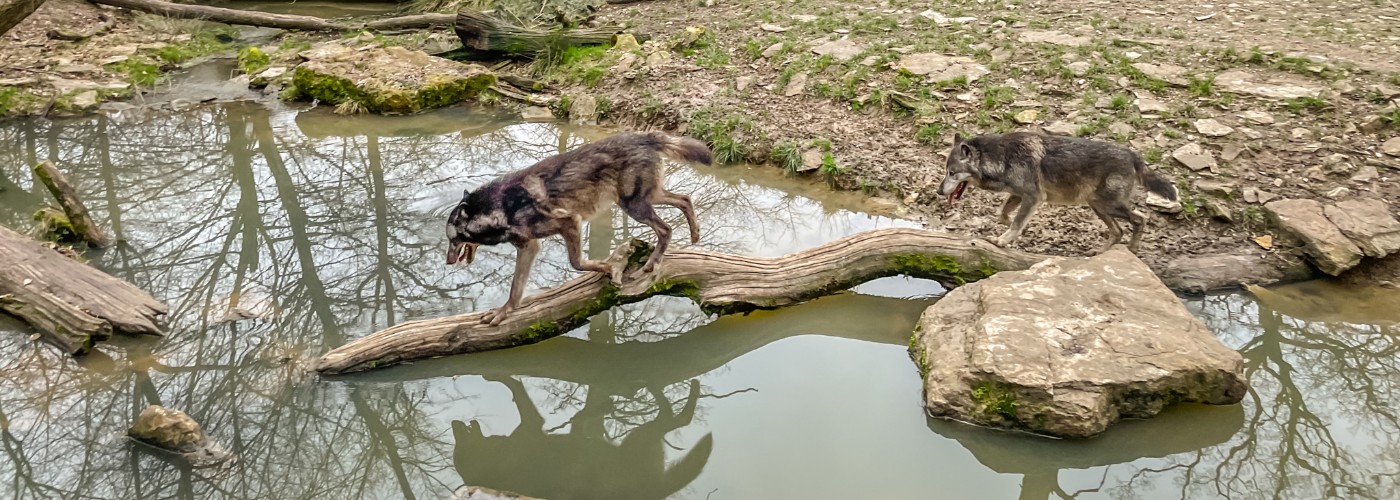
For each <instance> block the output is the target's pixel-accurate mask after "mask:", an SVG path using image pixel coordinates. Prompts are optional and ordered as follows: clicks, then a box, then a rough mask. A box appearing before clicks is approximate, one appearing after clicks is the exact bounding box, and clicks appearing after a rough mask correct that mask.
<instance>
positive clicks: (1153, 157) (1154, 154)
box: [1142, 146, 1162, 165]
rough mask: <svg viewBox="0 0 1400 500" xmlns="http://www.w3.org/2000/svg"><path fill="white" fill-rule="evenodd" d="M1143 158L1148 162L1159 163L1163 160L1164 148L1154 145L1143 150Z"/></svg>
mask: <svg viewBox="0 0 1400 500" xmlns="http://www.w3.org/2000/svg"><path fill="white" fill-rule="evenodd" d="M1142 160H1143V161H1145V162H1147V163H1148V164H1152V165H1155V164H1158V163H1161V161H1162V148H1159V147H1156V146H1153V147H1150V148H1147V150H1145V151H1143V152H1142Z"/></svg>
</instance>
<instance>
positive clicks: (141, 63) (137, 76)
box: [107, 56, 160, 87]
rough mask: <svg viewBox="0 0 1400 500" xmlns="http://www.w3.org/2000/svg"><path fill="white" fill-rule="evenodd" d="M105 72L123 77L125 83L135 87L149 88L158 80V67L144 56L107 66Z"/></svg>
mask: <svg viewBox="0 0 1400 500" xmlns="http://www.w3.org/2000/svg"><path fill="white" fill-rule="evenodd" d="M107 70H109V71H112V72H114V73H119V74H121V75H123V77H124V78H125V79H126V82H127V83H130V84H131V85H132V86H135V87H150V86H153V85H155V84H156V81H157V80H159V79H160V66H159V65H157V64H156V63H155V62H154V61H152V60H150V59H149V58H146V57H144V56H134V57H131V58H129V59H127V60H125V61H121V62H118V63H113V64H108V65H107Z"/></svg>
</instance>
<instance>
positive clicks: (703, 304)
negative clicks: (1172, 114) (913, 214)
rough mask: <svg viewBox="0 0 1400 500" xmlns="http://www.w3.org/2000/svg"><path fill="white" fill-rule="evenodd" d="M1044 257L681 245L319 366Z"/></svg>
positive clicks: (859, 246) (900, 246) (780, 300)
mask: <svg viewBox="0 0 1400 500" xmlns="http://www.w3.org/2000/svg"><path fill="white" fill-rule="evenodd" d="M649 253H650V247H649V246H646V245H644V244H641V243H640V242H638V241H636V240H633V243H632V244H631V245H622V246H620V247H618V249H617V250H616V251H614V253H613V256H612V257H611V258H610V259H609V262H610V263H611V264H613V265H624V264H623V263H631V264H629V265H635V263H637V262H640V261H641V260H644V259H645V257H646V255H648V254H649ZM1044 259H1045V256H1042V255H1035V254H1029V253H1025V252H1019V251H1016V250H1007V249H1002V248H997V247H996V246H994V245H992V244H990V243H988V242H986V241H982V240H969V239H964V238H959V237H957V236H952V235H948V234H944V233H937V232H932V231H925V230H919V229H906V228H898V229H880V230H874V231H867V232H863V233H858V234H854V235H851V236H847V237H845V238H842V239H839V240H836V241H832V242H830V243H827V244H825V245H821V246H818V247H815V248H811V249H808V250H804V251H801V252H797V253H793V254H789V255H787V256H784V257H778V258H759V257H744V256H739V255H729V254H722V253H715V252H707V251H703V250H691V249H677V250H673V251H670V252H667V253H666V256H665V258H664V259H662V260H661V264H660V265H659V266H657V269H656V271H655V272H653V273H651V274H649V275H646V276H642V277H639V278H637V279H634V280H632V281H629V282H627V283H624V284H623V285H622V286H620V287H619V286H617V285H615V284H613V283H612V282H611V280H610V279H609V278H607V277H606V276H604V275H602V274H600V273H588V274H585V275H583V276H581V277H578V278H575V279H573V280H570V281H568V282H565V283H564V284H561V285H559V286H557V287H554V288H552V289H549V290H546V291H544V292H542V293H540V294H538V295H534V296H531V297H527V298H525V300H523V301H522V302H521V305H520V308H519V309H516V310H515V311H512V312H511V315H510V316H508V317H507V318H506V319H505V321H503V322H502V323H501V324H500V325H497V326H489V325H485V324H483V323H482V322H481V318H482V316H483V313H481V312H475V313H469V314H462V315H457V316H450V317H446V318H436V319H429V320H422V321H410V322H406V323H401V324H398V325H395V326H393V327H390V328H387V329H385V330H381V331H379V332H376V333H374V334H372V335H369V336H367V337H364V338H360V339H357V340H354V341H351V342H350V343H348V344H346V345H344V346H341V347H339V348H336V349H334V350H332V351H331V352H329V353H327V354H326V355H324V356H322V357H321V358H320V359H319V360H318V361H317V362H316V363H315V368H316V370H317V371H318V372H320V373H322V374H327V375H330V374H341V373H350V372H356V371H363V370H370V369H375V368H382V367H386V366H390V365H394V364H398V363H403V362H409V361H415V360H422V359H428V358H434V357H440V356H447V355H452V354H461V353H469V352H477V351H485V350H491V349H501V348H506V347H513V346H519V345H524V344H532V343H535V342H539V341H542V340H545V339H548V338H551V337H556V336H559V335H562V334H564V333H567V332H569V331H570V330H573V329H574V328H577V327H578V326H580V325H583V324H584V323H585V322H586V321H587V320H588V318H589V317H590V316H593V315H594V314H597V313H599V312H602V311H604V310H607V309H608V308H611V307H613V306H616V305H620V304H628V303H632V302H638V301H641V300H644V299H646V298H647V297H651V296H655V295H672V296H682V297H688V298H690V299H691V300H694V301H695V302H696V303H697V304H699V305H700V308H701V309H702V310H704V311H706V312H710V313H717V314H731V313H736V312H746V311H753V310H757V309H775V308H779V307H783V306H790V305H793V304H798V303H801V302H804V301H807V300H811V299H814V298H817V297H821V296H824V295H830V294H833V293H837V292H840V291H842V290H846V289H848V288H850V287H852V286H855V285H858V284H861V283H864V282H866V281H870V280H872V279H876V278H882V277H886V276H894V275H906V276H911V277H916V278H928V279H935V280H938V281H940V282H943V283H946V284H949V285H957V284H961V283H965V282H968V281H973V280H978V279H982V278H985V277H987V276H991V275H992V274H994V273H996V272H997V271H1005V270H1021V269H1026V268H1028V267H1030V266H1031V265H1032V264H1034V263H1036V262H1039V261H1041V260H1044Z"/></svg>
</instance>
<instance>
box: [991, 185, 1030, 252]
mask: <svg viewBox="0 0 1400 500" xmlns="http://www.w3.org/2000/svg"><path fill="white" fill-rule="evenodd" d="M1039 205H1040V200H1037V199H1034V198H1031V197H1029V196H1022V197H1021V208H1020V210H1018V211H1017V212H1016V218H1015V219H1012V221H1011V227H1010V228H1007V230H1006V232H1005V233H1002V234H1001V236H1000V237H998V238H997V241H996V243H997V246H999V247H1006V246H1007V245H1010V244H1011V242H1013V241H1016V238H1019V237H1021V231H1024V230H1025V229H1026V223H1027V222H1030V220H1031V215H1034V214H1035V209H1036V207H1037V206H1039Z"/></svg>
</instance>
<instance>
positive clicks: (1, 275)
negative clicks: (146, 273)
mask: <svg viewBox="0 0 1400 500" xmlns="http://www.w3.org/2000/svg"><path fill="white" fill-rule="evenodd" d="M0 262H3V263H4V265H0V311H4V312H7V313H10V314H12V315H14V316H17V317H19V318H20V319H22V320H24V321H25V322H27V323H29V324H30V325H33V326H34V328H35V329H37V330H39V332H40V333H41V334H42V336H43V338H44V339H45V340H47V341H48V342H50V343H52V344H54V345H55V346H58V347H59V348H60V349H63V350H64V352H67V353H69V354H72V355H74V356H79V355H83V354H87V353H88V351H90V350H92V347H93V344H95V343H97V342H99V341H102V340H106V339H108V338H110V337H111V336H112V333H114V332H115V333H130V334H146V335H164V332H163V331H162V330H161V327H159V326H157V318H158V317H159V316H162V315H164V314H165V312H166V307H165V304H162V303H161V302H160V301H157V300H156V299H155V298H153V297H151V296H150V295H148V294H147V293H146V292H143V291H141V290H140V289H138V288H136V287H135V286H133V285H131V284H130V283H127V282H125V281H122V280H120V279H117V278H115V277H112V276H111V275H108V274H106V273H103V272H102V271H99V270H97V269H96V268H94V267H92V266H88V265H85V264H83V263H81V262H78V261H77V260H75V259H73V258H71V257H68V256H65V255H63V254H62V253H59V252H58V251H57V250H54V249H52V248H48V247H45V246H43V245H41V244H40V243H38V242H35V241H33V240H31V239H29V238H26V237H24V236H22V235H20V234H19V233H17V232H14V231H12V230H10V229H9V228H6V227H3V226H0Z"/></svg>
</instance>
